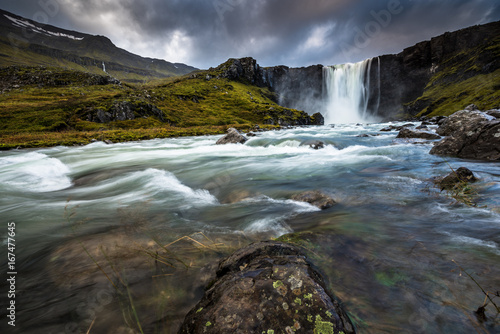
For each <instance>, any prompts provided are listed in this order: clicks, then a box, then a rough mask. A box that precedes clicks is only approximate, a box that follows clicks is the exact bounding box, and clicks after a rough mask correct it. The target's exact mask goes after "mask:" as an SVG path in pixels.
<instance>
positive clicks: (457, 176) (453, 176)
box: [436, 167, 477, 190]
mask: <svg viewBox="0 0 500 334" xmlns="http://www.w3.org/2000/svg"><path fill="white" fill-rule="evenodd" d="M476 181H477V178H476V176H475V175H474V173H473V172H472V171H471V170H470V169H468V168H466V167H460V168H458V169H457V170H454V171H452V172H451V173H450V174H448V175H447V176H445V177H444V178H442V179H438V180H436V184H437V185H438V186H439V187H440V188H441V190H452V189H453V188H455V187H456V186H457V185H460V184H467V183H474V182H476Z"/></svg>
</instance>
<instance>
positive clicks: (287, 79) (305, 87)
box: [210, 57, 324, 125]
mask: <svg viewBox="0 0 500 334" xmlns="http://www.w3.org/2000/svg"><path fill="white" fill-rule="evenodd" d="M210 70H216V71H218V72H219V73H220V74H219V77H222V78H227V79H230V80H240V81H243V82H246V83H249V84H252V85H256V86H259V87H267V88H269V89H270V90H271V91H273V92H275V93H277V94H276V96H274V100H275V102H276V103H278V104H279V105H281V106H283V107H287V108H293V109H298V110H304V111H306V112H307V113H309V114H316V115H318V114H319V113H317V111H318V110H321V103H322V98H323V91H322V89H323V66H322V65H314V66H309V67H302V68H290V67H287V66H274V67H267V68H263V67H260V66H259V64H257V61H256V60H255V59H253V58H250V57H247V58H240V59H233V58H231V59H229V60H228V61H226V62H225V63H224V64H222V65H220V66H218V67H217V68H215V69H210ZM316 117H317V120H316V121H315V122H313V124H316V125H320V124H323V122H324V120H321V119H320V117H319V116H316ZM321 117H322V116H321Z"/></svg>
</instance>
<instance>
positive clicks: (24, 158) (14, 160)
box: [0, 152, 71, 192]
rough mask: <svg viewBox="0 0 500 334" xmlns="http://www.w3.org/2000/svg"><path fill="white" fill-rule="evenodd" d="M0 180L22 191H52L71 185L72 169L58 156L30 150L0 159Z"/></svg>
mask: <svg viewBox="0 0 500 334" xmlns="http://www.w3.org/2000/svg"><path fill="white" fill-rule="evenodd" d="M0 165H1V166H2V167H3V168H2V171H1V172H0V181H1V182H2V183H3V184H5V185H8V186H10V187H13V188H16V189H18V190H20V191H29V192H50V191H57V190H62V189H66V188H68V187H70V186H71V179H70V177H69V174H70V172H71V171H70V169H69V167H68V166H66V165H65V164H64V163H62V162H61V161H60V160H58V159H56V158H51V157H49V156H47V155H45V154H41V153H37V152H30V153H27V154H21V155H15V156H7V157H4V158H1V159H0Z"/></svg>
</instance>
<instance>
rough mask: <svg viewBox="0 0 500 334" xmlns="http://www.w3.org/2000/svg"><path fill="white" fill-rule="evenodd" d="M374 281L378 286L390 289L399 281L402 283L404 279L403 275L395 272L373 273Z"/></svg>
mask: <svg viewBox="0 0 500 334" xmlns="http://www.w3.org/2000/svg"><path fill="white" fill-rule="evenodd" d="M375 279H376V280H377V281H378V282H379V283H380V284H382V285H385V286H387V287H391V286H394V285H396V284H397V283H399V282H401V281H404V280H405V279H406V278H405V276H404V275H402V274H400V273H397V272H378V273H375Z"/></svg>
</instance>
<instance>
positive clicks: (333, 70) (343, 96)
mask: <svg viewBox="0 0 500 334" xmlns="http://www.w3.org/2000/svg"><path fill="white" fill-rule="evenodd" d="M373 59H374V58H370V59H367V60H364V61H361V62H359V63H355V64H352V63H348V64H343V65H337V66H326V67H323V81H324V92H325V95H326V96H325V110H324V112H323V115H324V117H325V124H333V123H337V124H339V123H361V122H374V121H376V119H375V117H373V116H372V115H371V113H370V110H369V108H368V102H369V101H370V93H371V92H370V70H371V66H372V61H373ZM378 76H379V81H380V60H379V71H378ZM377 84H378V86H379V91H378V92H377V93H378V95H379V96H378V97H377V102H376V108H377V109H378V103H379V100H380V82H378V83H377ZM373 111H376V110H373ZM373 111H372V112H373Z"/></svg>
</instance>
